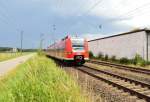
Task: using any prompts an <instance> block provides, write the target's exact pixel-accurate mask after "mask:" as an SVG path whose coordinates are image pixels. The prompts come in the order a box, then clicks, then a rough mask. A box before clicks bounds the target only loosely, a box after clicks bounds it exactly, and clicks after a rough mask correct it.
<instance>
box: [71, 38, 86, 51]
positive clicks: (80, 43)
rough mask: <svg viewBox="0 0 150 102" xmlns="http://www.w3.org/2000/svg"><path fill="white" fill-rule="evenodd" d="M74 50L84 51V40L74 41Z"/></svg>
mask: <svg viewBox="0 0 150 102" xmlns="http://www.w3.org/2000/svg"><path fill="white" fill-rule="evenodd" d="M72 47H73V50H84V40H77V39H76V40H72Z"/></svg>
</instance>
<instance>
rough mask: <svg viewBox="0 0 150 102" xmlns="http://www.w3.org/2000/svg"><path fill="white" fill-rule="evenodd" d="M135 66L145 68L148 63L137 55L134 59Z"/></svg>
mask: <svg viewBox="0 0 150 102" xmlns="http://www.w3.org/2000/svg"><path fill="white" fill-rule="evenodd" d="M133 64H134V65H140V66H143V65H146V61H145V60H144V59H143V58H142V57H141V56H140V55H139V54H136V55H135V57H134V59H133Z"/></svg>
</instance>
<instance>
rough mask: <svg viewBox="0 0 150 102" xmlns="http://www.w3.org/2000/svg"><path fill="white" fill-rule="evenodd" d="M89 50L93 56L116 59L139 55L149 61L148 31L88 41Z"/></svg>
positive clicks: (136, 31) (149, 44) (149, 33)
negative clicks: (99, 55)
mask: <svg viewBox="0 0 150 102" xmlns="http://www.w3.org/2000/svg"><path fill="white" fill-rule="evenodd" d="M89 50H90V51H92V52H93V54H94V55H95V56H97V55H98V54H99V53H102V54H104V55H106V54H107V55H108V56H109V57H111V56H116V57H117V58H122V57H127V58H129V59H131V58H133V57H134V56H135V55H136V54H139V55H140V56H141V57H142V58H144V59H145V60H150V30H148V29H140V30H135V31H130V32H126V33H122V34H117V35H113V36H108V37H104V38H99V39H94V40H90V41H89Z"/></svg>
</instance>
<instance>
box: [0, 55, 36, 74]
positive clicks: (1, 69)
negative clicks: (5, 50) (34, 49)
mask: <svg viewBox="0 0 150 102" xmlns="http://www.w3.org/2000/svg"><path fill="white" fill-rule="evenodd" d="M34 55H35V54H29V55H25V56H21V57H17V58H14V59H10V60H7V61H3V62H0V76H2V75H4V74H5V73H7V72H8V71H10V70H12V69H13V68H15V67H16V66H17V65H19V64H22V63H24V62H25V61H26V60H28V59H29V58H31V57H32V56H34Z"/></svg>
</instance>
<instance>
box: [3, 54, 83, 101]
mask: <svg viewBox="0 0 150 102" xmlns="http://www.w3.org/2000/svg"><path fill="white" fill-rule="evenodd" d="M0 102H86V99H85V97H84V96H82V94H81V93H80V88H79V87H78V86H77V85H76V83H75V82H74V81H73V80H72V79H71V78H70V77H69V76H68V75H67V74H66V73H65V71H63V70H61V69H60V68H57V66H56V65H55V63H54V62H53V61H52V60H50V59H48V58H46V57H43V56H42V57H41V56H40V57H39V56H36V57H34V58H31V59H30V60H28V61H27V62H26V63H24V64H22V65H20V66H18V67H17V68H16V69H15V70H14V71H11V72H9V73H8V75H6V76H4V77H3V78H2V79H1V80H0Z"/></svg>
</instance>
